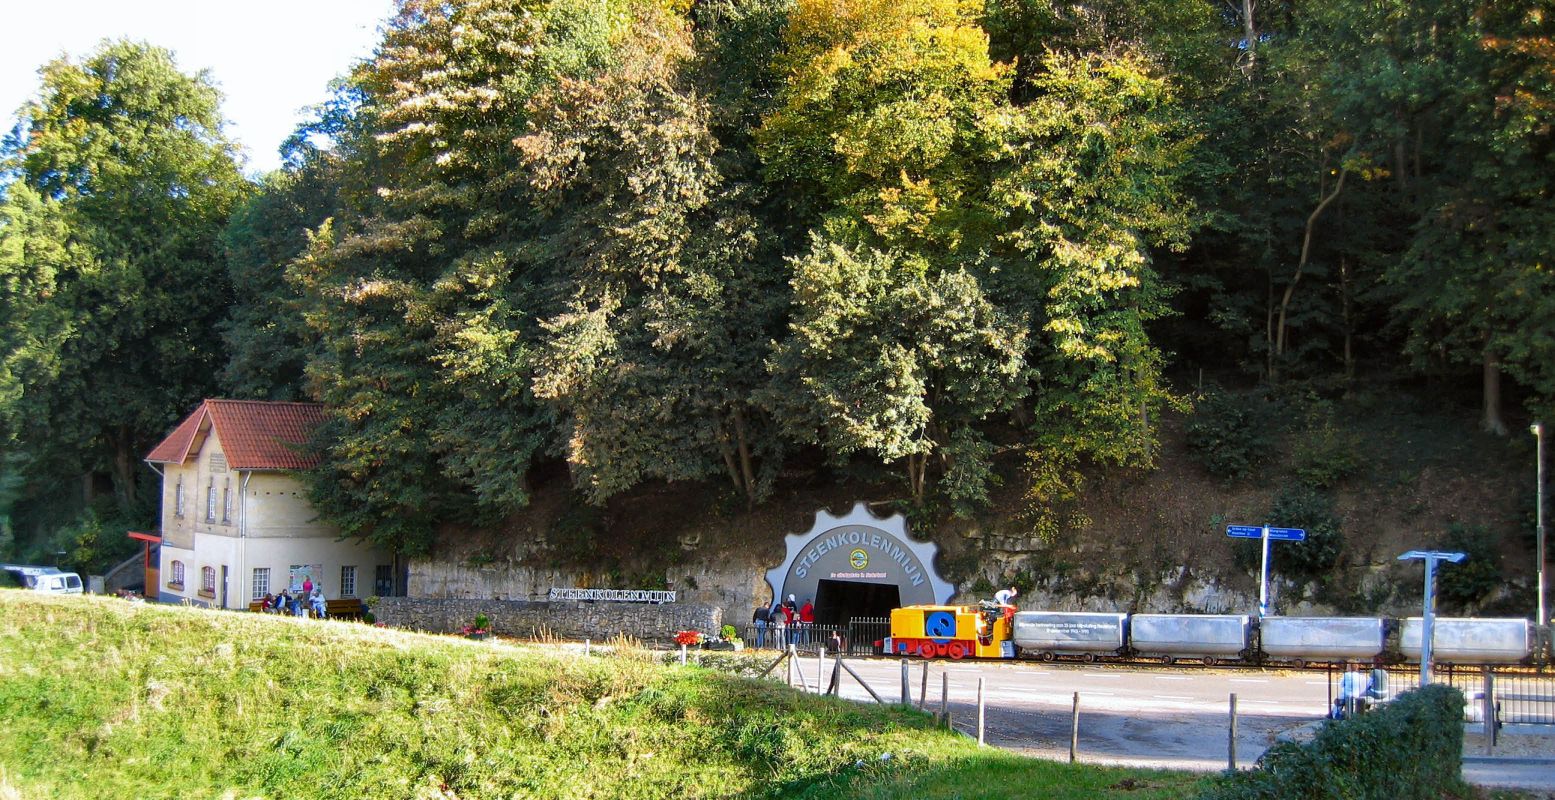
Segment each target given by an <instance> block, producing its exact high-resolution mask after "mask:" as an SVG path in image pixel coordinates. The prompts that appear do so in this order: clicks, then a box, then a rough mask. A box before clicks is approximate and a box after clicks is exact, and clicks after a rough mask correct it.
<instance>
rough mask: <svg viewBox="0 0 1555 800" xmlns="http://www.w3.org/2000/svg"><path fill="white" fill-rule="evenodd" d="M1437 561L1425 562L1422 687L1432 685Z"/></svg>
mask: <svg viewBox="0 0 1555 800" xmlns="http://www.w3.org/2000/svg"><path fill="white" fill-rule="evenodd" d="M1435 589H1436V559H1434V558H1427V559H1426V560H1425V613H1424V619H1423V620H1422V621H1421V625H1420V687H1421V688H1422V689H1423V688H1425V687H1427V686H1430V685H1431V640H1432V639H1433V638H1434V635H1433V634H1434V633H1435V630H1434V629H1435V628H1436V591H1435Z"/></svg>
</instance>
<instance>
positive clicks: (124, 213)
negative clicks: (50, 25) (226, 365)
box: [0, 41, 247, 512]
mask: <svg viewBox="0 0 1555 800" xmlns="http://www.w3.org/2000/svg"><path fill="white" fill-rule="evenodd" d="M219 106H220V95H219V94H218V92H217V90H216V89H215V88H214V87H213V86H212V85H211V83H210V81H209V79H208V78H207V77H206V76H205V75H203V74H200V75H193V76H191V75H186V74H184V73H182V72H180V71H179V70H178V68H177V66H176V64H175V63H174V61H173V57H172V55H171V54H170V53H168V52H167V51H166V50H162V49H160V48H157V47H153V46H150V45H146V44H140V43H133V42H127V41H116V42H107V43H105V44H103V45H102V46H101V47H100V48H98V50H96V51H95V52H94V53H92V54H90V55H89V56H87V57H85V58H84V59H82V60H81V61H79V62H75V61H71V60H69V59H61V60H58V61H54V62H51V63H49V64H47V65H45V66H44V67H43V69H42V86H41V89H40V91H39V94H38V95H37V97H36V99H34V100H32V101H30V102H28V103H27V104H26V105H24V106H23V108H22V111H21V119H22V122H21V124H20V125H18V127H17V129H16V130H15V131H14V132H13V133H12V134H11V135H10V136H9V137H7V139H6V140H5V144H4V146H3V149H0V159H3V164H4V169H5V171H6V173H7V174H8V175H9V176H11V178H12V180H13V183H12V184H11V186H10V187H9V189H8V192H7V194H8V198H7V203H8V208H9V209H10V212H9V213H8V219H7V222H6V223H5V229H4V230H3V231H0V236H3V237H4V238H5V239H6V243H5V244H4V245H0V250H3V251H5V252H6V253H7V254H8V255H7V256H6V257H5V258H6V260H7V262H8V263H7V264H6V265H5V269H6V270H7V271H9V272H12V274H14V275H16V276H17V278H18V279H19V280H18V281H17V282H12V283H10V287H11V290H12V291H15V292H16V293H17V297H16V298H15V304H14V305H11V306H10V308H12V309H13V310H14V311H15V312H17V313H14V314H8V315H7V318H6V320H5V325H6V330H5V331H4V333H3V334H0V341H4V343H5V346H6V348H7V350H6V352H5V353H4V354H3V359H4V361H5V362H6V363H7V365H8V367H9V368H11V369H12V370H13V371H12V376H11V377H12V378H13V379H19V380H21V381H25V383H24V384H23V391H22V392H21V393H20V395H17V394H15V393H12V394H9V395H8V396H7V397H6V398H5V402H6V404H7V409H6V411H5V413H4V415H3V416H4V418H5V419H7V420H8V421H10V422H11V423H12V426H11V430H10V434H11V435H12V436H13V437H15V439H16V440H18V441H20V442H21V443H22V444H23V446H24V447H25V448H27V449H28V450H29V451H32V452H34V453H35V454H37V455H39V456H40V459H41V460H40V462H39V463H40V464H41V463H46V464H48V465H49V466H48V469H49V471H50V474H52V475H54V476H56V477H57V478H61V479H62V478H64V477H65V476H67V475H69V476H80V475H83V474H88V473H92V472H96V471H103V472H107V473H108V474H109V475H111V477H112V480H113V486H114V492H115V495H116V497H117V500H118V505H119V508H120V510H121V511H125V512H128V511H129V510H130V509H131V508H132V507H134V505H135V503H136V501H137V500H136V499H137V488H136V483H137V481H136V476H137V473H138V471H139V465H138V462H139V456H140V454H141V453H143V452H145V449H146V447H148V446H149V444H150V443H151V442H152V441H154V440H155V438H156V437H158V436H160V435H162V434H163V433H165V431H166V428H167V426H168V425H169V424H170V423H171V422H173V421H174V420H176V419H177V418H178V417H179V416H181V415H182V414H185V413H187V411H188V409H189V408H190V407H192V406H193V405H194V404H195V403H196V402H197V401H198V400H199V399H200V398H201V397H202V396H204V395H206V394H208V393H210V391H211V389H212V388H213V387H214V382H213V376H214V375H215V372H216V369H217V368H218V366H219V364H220V348H219V346H218V345H217V341H218V339H217V336H216V324H217V321H218V320H219V319H220V318H221V316H222V315H223V314H224V313H225V311H226V306H227V304H228V302H229V300H230V297H231V288H230V285H229V284H228V282H227V279H226V275H225V273H224V272H223V270H222V269H221V253H220V249H219V232H220V229H221V226H222V225H223V223H224V222H225V220H226V217H227V214H228V212H229V210H230V209H231V208H232V207H233V205H234V203H236V202H237V201H238V200H239V199H240V198H241V197H242V196H243V195H244V193H245V192H246V191H247V185H246V183H245V182H244V181H243V180H242V177H241V175H240V174H239V172H238V167H237V164H236V162H235V160H234V148H233V145H232V144H231V143H230V142H228V141H227V139H226V138H225V136H224V135H223V134H222V131H221V114H220V107H219ZM18 239H20V242H18V241H17V240H18ZM67 321H68V322H67ZM20 365H26V366H25V368H23V367H21V366H20ZM16 369H23V371H22V372H21V373H18V372H16V371H15V370H16ZM88 485H90V484H88Z"/></svg>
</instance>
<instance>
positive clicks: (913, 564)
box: [767, 503, 955, 606]
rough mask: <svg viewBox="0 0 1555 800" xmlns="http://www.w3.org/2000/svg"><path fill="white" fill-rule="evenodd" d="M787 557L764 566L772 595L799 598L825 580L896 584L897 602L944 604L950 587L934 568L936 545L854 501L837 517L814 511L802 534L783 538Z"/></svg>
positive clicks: (902, 522)
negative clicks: (808, 526) (848, 509)
mask: <svg viewBox="0 0 1555 800" xmlns="http://www.w3.org/2000/svg"><path fill="white" fill-rule="evenodd" d="M784 543H785V544H786V545H787V546H788V556H787V557H786V558H785V559H784V560H783V563H782V564H781V565H779V566H777V567H774V568H772V569H770V570H768V571H767V584H768V585H769V586H771V587H772V592H773V595H772V596H773V597H775V598H779V599H781V598H784V597H787V596H788V595H790V594H792V595H794V596H795V597H796V598H798V599H799V601H800V602H803V601H804V599H805V598H813V597H816V596H817V594H818V589H819V588H820V582H821V581H825V580H835V581H851V582H857V583H881V584H895V585H896V586H897V589H898V592H899V593H900V597H901V605H904V606H908V605H918V604H934V603H944V602H947V601H948V600H950V597H951V595H953V594H955V587H953V586H951V585H950V583H948V582H947V581H945V579H943V578H941V577H940V576H939V573H937V572H935V571H934V556H935V555H936V554H938V552H939V548H938V547H937V546H935V545H934V544H933V543H931V542H915V541H913V540H912V538H911V537H909V536H908V535H907V522H906V520H904V519H903V518H902V516H901V515H900V514H893V515H891V516H889V517H887V518H885V519H880V518H878V517H876V516H875V515H874V514H871V513H869V509H868V508H867V507H866V506H865V505H864V504H863V503H858V504H856V505H854V506H853V510H852V511H850V512H849V513H848V514H847V515H845V516H842V517H834V516H832V515H831V514H828V513H827V512H825V511H820V512H817V513H816V515H815V525H814V526H813V527H811V528H810V530H809V531H808V532H806V533H799V534H791V535H789V536H788V537H787V538H785V539H784Z"/></svg>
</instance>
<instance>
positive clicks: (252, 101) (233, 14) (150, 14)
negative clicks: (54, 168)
mask: <svg viewBox="0 0 1555 800" xmlns="http://www.w3.org/2000/svg"><path fill="white" fill-rule="evenodd" d="M393 9H394V2H393V0H265V2H256V1H255V0H43V2H35V0H0V19H3V20H5V26H6V35H5V36H4V37H0V117H3V120H4V122H3V125H4V128H3V130H4V131H9V130H10V129H11V128H12V127H14V126H15V124H16V110H17V109H18V108H19V107H20V106H21V105H22V104H23V103H24V102H26V101H27V100H28V99H30V98H32V97H33V96H34V95H35V94H36V93H37V91H38V68H39V67H41V66H43V64H44V63H45V62H48V61H52V60H53V59H55V58H57V57H59V56H61V55H65V54H68V55H69V56H70V57H71V58H72V59H73V60H76V61H79V60H80V59H81V58H82V57H83V56H85V55H86V54H88V53H90V52H91V51H92V50H95V49H96V47H97V44H98V43H99V42H101V41H102V40H103V39H119V38H127V39H132V40H138V41H145V42H149V43H151V44H154V45H157V46H159V47H165V48H167V49H169V50H171V51H173V54H174V56H175V58H176V60H177V62H178V68H179V69H180V70H182V71H183V72H185V73H190V74H192V73H194V72H197V71H199V70H201V69H205V70H209V76H210V78H211V79H212V81H213V82H215V84H216V85H217V86H218V87H219V88H220V89H221V91H222V95H223V100H222V113H223V115H224V116H226V118H227V119H228V120H229V122H228V125H227V128H226V131H227V136H228V137H229V138H231V139H233V140H234V141H237V142H238V143H240V144H241V146H242V149H243V153H244V155H245V157H246V162H245V163H244V171H245V172H248V173H250V174H258V173H262V172H268V171H269V170H272V169H275V168H276V167H277V166H279V165H280V156H279V155H278V154H277V152H276V151H277V148H279V147H280V145H281V142H282V141H284V140H285V139H286V137H287V136H289V135H291V132H292V130H293V129H294V128H295V127H296V126H297V124H298V123H300V122H302V121H303V120H304V119H305V118H306V117H307V115H306V114H304V113H303V109H304V108H306V107H307V106H311V105H314V104H316V103H319V102H321V101H323V100H324V99H325V98H326V97H328V94H329V92H328V85H329V81H330V80H331V79H333V78H335V77H336V76H339V75H342V74H344V73H345V72H346V71H347V70H349V69H350V68H351V65H352V64H354V63H356V62H358V61H361V60H362V59H365V58H367V57H368V56H371V55H372V51H373V47H374V45H376V44H377V43H378V33H379V30H380V27H381V25H382V24H383V22H384V21H385V20H386V19H388V17H389V15H390V13H391V12H392V11H393Z"/></svg>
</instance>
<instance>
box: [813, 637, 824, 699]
mask: <svg viewBox="0 0 1555 800" xmlns="http://www.w3.org/2000/svg"><path fill="white" fill-rule="evenodd" d="M825 681H826V645H824V644H818V645H816V647H815V693H816V694H820V693H821V684H822V683H824V682H825Z"/></svg>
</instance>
